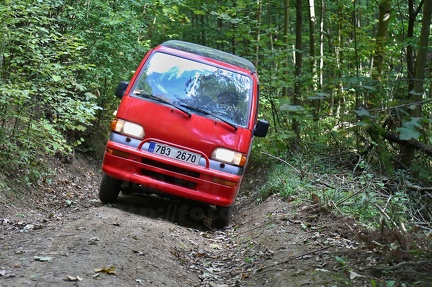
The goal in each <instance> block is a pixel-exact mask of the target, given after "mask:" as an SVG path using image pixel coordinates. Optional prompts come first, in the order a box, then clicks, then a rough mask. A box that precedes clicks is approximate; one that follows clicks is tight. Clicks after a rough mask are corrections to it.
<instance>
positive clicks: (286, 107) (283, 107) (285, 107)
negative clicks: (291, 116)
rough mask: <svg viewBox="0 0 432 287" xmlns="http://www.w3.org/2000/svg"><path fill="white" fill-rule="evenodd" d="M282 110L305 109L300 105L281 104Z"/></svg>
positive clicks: (295, 110) (299, 110)
mask: <svg viewBox="0 0 432 287" xmlns="http://www.w3.org/2000/svg"><path fill="white" fill-rule="evenodd" d="M280 110H281V111H287V112H303V111H304V110H305V109H304V108H303V107H302V106H299V105H282V106H280Z"/></svg>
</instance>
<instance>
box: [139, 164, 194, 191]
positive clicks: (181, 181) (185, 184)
mask: <svg viewBox="0 0 432 287" xmlns="http://www.w3.org/2000/svg"><path fill="white" fill-rule="evenodd" d="M141 173H142V175H145V176H148V177H151V178H154V179H157V180H159V181H163V182H166V183H170V184H174V185H177V186H181V187H185V188H189V189H195V188H196V183H195V182H191V181H188V180H184V179H180V178H175V177H173V176H168V175H165V174H161V173H158V172H154V171H150V170H146V169H143V170H142V171H141Z"/></svg>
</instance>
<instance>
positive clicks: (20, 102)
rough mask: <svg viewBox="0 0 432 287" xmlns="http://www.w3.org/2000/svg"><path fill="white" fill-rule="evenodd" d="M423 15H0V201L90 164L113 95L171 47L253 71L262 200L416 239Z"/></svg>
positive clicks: (269, 11) (398, 11)
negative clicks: (216, 55) (264, 131)
mask: <svg viewBox="0 0 432 287" xmlns="http://www.w3.org/2000/svg"><path fill="white" fill-rule="evenodd" d="M431 13H432V1H427V0H426V1H425V0H408V1H396V0H337V1H325V0H278V1H274V0H267V1H264V0H253V1H252V0H239V1H221V0H210V1H208V0H205V1H204V0H194V1H191V0H152V1H150V0H134V1H132V0H114V1H103V0H79V1H76V0H74V1H71V0H46V1H29V0H3V1H1V3H0V43H1V45H0V69H1V70H0V169H1V175H0V189H3V190H6V189H8V190H13V189H14V186H15V185H16V184H17V183H19V184H22V185H38V184H41V182H44V181H46V180H47V178H49V175H50V172H51V171H50V170H49V169H48V168H47V165H48V161H49V160H50V158H51V157H57V158H61V159H62V160H64V161H68V160H70V157H71V156H72V155H73V154H74V153H75V152H84V153H88V154H92V155H94V156H95V157H98V156H99V157H100V156H101V155H102V153H103V148H104V144H105V142H106V138H107V136H108V130H109V121H110V120H111V118H112V114H113V112H114V110H115V109H116V107H117V105H118V99H117V98H116V97H115V96H114V91H115V88H116V86H117V84H118V83H119V81H121V80H129V79H130V77H131V76H132V74H133V72H134V70H135V69H136V67H137V66H138V64H139V62H140V61H141V59H142V57H143V56H144V55H145V53H146V52H147V51H148V50H149V49H151V48H152V47H154V46H156V45H158V44H160V43H162V42H164V41H166V40H170V39H178V40H184V41H189V42H193V43H198V44H202V45H206V46H209V47H213V48H217V49H220V50H223V51H226V52H230V53H233V54H236V55H240V56H242V57H244V58H247V59H249V60H250V61H252V62H253V63H254V64H255V66H256V67H257V69H258V74H259V77H260V118H264V119H267V120H268V121H269V122H270V124H271V130H270V132H269V135H268V136H267V137H266V138H265V139H258V140H255V142H254V151H253V153H254V161H255V162H258V163H259V164H266V165H268V166H269V168H268V170H267V178H266V182H265V183H264V184H263V188H262V196H263V197H265V196H268V195H270V194H273V193H281V194H282V195H284V196H286V197H292V196H295V197H301V196H307V197H308V198H309V197H310V196H311V195H312V198H313V199H314V200H315V198H316V197H315V196H317V197H318V199H317V200H320V201H322V202H323V203H324V204H326V205H327V206H329V207H332V208H335V209H337V210H342V211H344V210H345V209H347V208H348V209H349V210H348V211H346V212H350V213H352V214H354V215H355V216H357V217H359V218H360V219H362V218H366V219H367V218H369V217H372V218H377V217H379V216H382V217H384V219H385V220H388V221H389V222H390V224H393V225H394V226H396V227H397V228H401V229H403V228H402V227H401V224H402V223H404V224H407V223H412V224H416V225H418V226H420V227H421V228H424V229H426V230H429V231H430V228H431V227H430V220H431V218H432V209H431V208H432V204H431V202H432V176H431V174H432V173H431V172H432V158H431V156H432V130H431V126H432V80H431V79H432V50H431V45H430V42H431ZM341 174H343V176H340V175H341ZM312 175H313V179H311V176H312ZM345 180H348V181H349V182H345ZM323 189H325V191H322V190H323ZM302 190H303V191H304V190H307V191H308V192H301V191H302ZM299 193H303V194H304V195H299ZM0 199H1V198H0ZM348 201H349V202H351V204H349V205H348V204H347V205H345V204H344V203H346V202H348ZM353 206H357V209H355V208H354V207H353ZM390 207H391V208H390ZM353 208H354V209H353ZM344 212H345V211H344Z"/></svg>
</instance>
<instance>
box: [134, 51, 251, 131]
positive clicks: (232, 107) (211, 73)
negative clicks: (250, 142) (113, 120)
mask: <svg viewBox="0 0 432 287" xmlns="http://www.w3.org/2000/svg"><path fill="white" fill-rule="evenodd" d="M251 90H252V80H251V78H250V77H248V76H246V75H244V74H240V73H236V72H233V71H230V70H226V69H222V68H219V67H216V66H211V65H207V64H204V63H200V62H196V61H192V60H189V59H185V58H181V57H177V56H174V55H169V54H165V53H160V52H158V53H155V54H153V55H152V56H151V59H150V60H149V61H147V63H146V65H145V66H144V68H143V71H142V72H141V74H140V76H139V78H138V79H137V81H136V84H135V86H134V88H133V93H134V95H136V96H138V97H139V96H147V97H148V96H152V97H158V98H160V99H161V100H163V101H165V102H168V103H170V104H172V105H176V106H179V107H180V106H181V107H185V108H188V107H189V108H190V111H191V112H193V113H200V111H202V113H201V114H202V115H204V116H209V115H214V116H215V117H217V118H220V119H223V120H224V121H227V122H230V123H232V124H234V125H238V126H246V125H247V122H248V115H249V107H250V98H251ZM204 111H205V112H204Z"/></svg>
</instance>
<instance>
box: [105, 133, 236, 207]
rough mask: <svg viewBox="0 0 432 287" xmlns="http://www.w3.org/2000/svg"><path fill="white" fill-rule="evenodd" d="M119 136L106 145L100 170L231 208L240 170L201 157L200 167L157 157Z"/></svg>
mask: <svg viewBox="0 0 432 287" xmlns="http://www.w3.org/2000/svg"><path fill="white" fill-rule="evenodd" d="M137 142H139V141H137V140H133V139H130V138H127V137H124V136H121V135H118V134H112V135H111V138H110V140H109V141H108V143H107V145H106V152H105V155H104V160H103V164H102V170H103V172H104V173H106V174H107V175H109V176H111V177H113V178H116V179H120V180H122V181H126V182H130V183H134V184H137V185H141V186H143V187H145V188H148V189H154V190H157V191H160V192H164V193H168V194H172V195H176V196H179V197H183V198H188V199H192V200H196V201H200V202H204V203H208V204H214V205H217V206H231V205H232V204H234V201H235V198H236V197H237V193H238V190H239V187H240V184H241V181H242V178H243V168H239V167H235V166H230V165H225V164H221V163H219V162H216V161H212V160H210V159H208V157H206V156H205V155H204V157H203V158H202V161H203V162H202V163H200V165H193V164H189V163H185V162H182V161H178V160H174V159H171V158H167V157H164V156H160V155H157V154H154V153H151V152H148V151H147V150H146V144H145V143H144V144H143V143H141V144H139V143H138V144H137Z"/></svg>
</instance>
